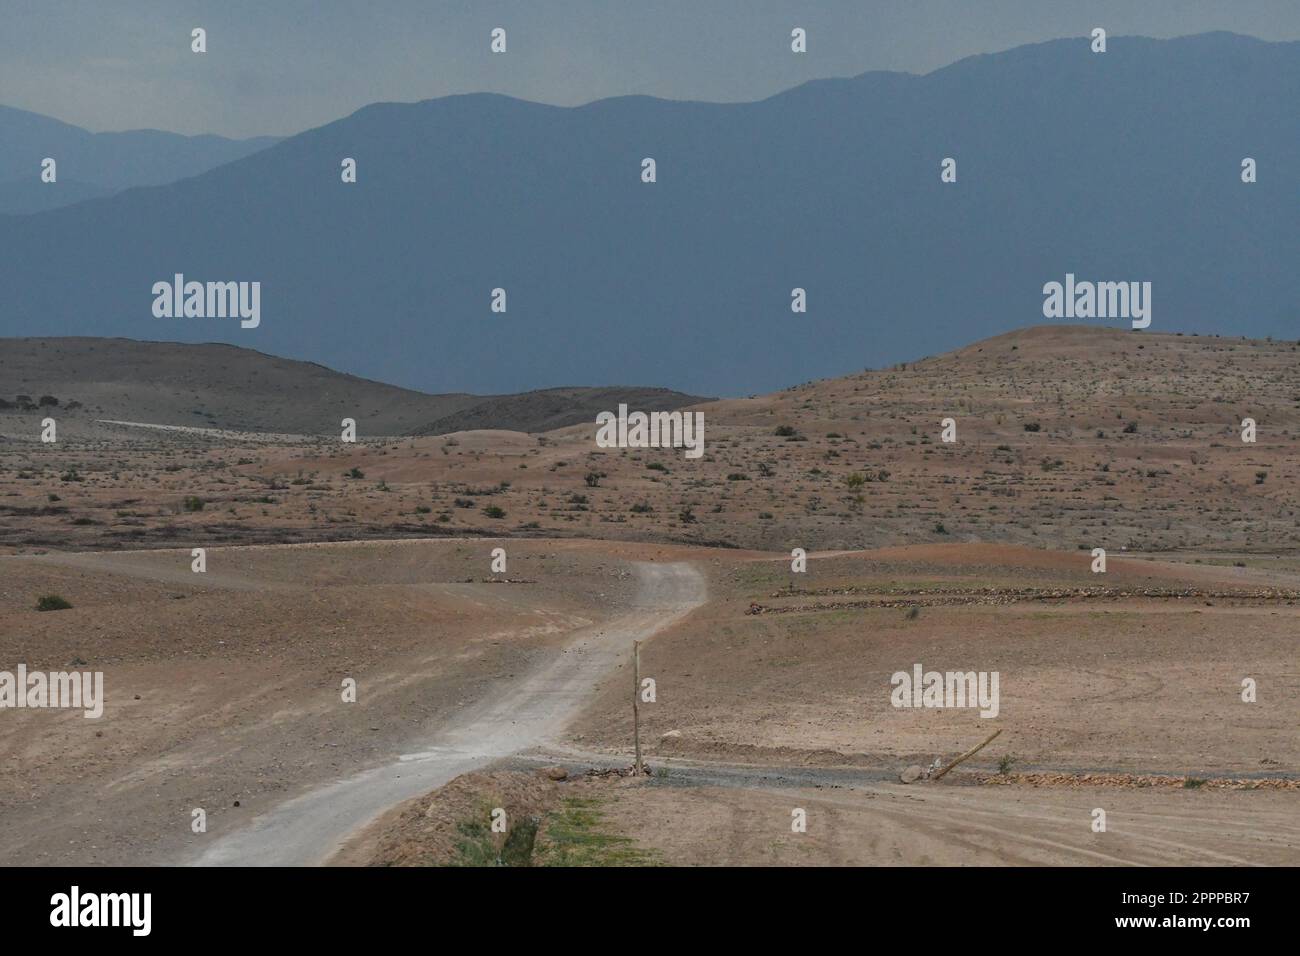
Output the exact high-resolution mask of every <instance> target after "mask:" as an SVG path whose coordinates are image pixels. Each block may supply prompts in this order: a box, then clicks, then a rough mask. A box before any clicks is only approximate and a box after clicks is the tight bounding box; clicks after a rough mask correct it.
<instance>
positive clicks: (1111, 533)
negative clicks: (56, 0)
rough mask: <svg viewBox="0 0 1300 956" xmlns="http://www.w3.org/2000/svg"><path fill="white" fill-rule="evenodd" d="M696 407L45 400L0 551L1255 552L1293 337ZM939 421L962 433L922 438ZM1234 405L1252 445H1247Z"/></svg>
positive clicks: (1296, 535) (1293, 493) (1296, 414)
mask: <svg viewBox="0 0 1300 956" xmlns="http://www.w3.org/2000/svg"><path fill="white" fill-rule="evenodd" d="M699 408H700V409H701V410H702V411H703V413H704V416H705V439H706V454H705V456H704V457H703V458H702V459H700V460H698V461H690V460H687V459H685V458H684V457H683V454H682V452H681V451H680V450H671V449H645V450H640V449H623V450H618V449H597V448H595V446H594V442H593V435H594V430H595V426H594V423H593V424H591V425H580V426H573V427H570V428H564V429H560V430H558V431H552V432H547V433H545V434H537V435H529V434H523V433H521V432H482V431H479V432H466V433H458V434H453V435H444V436H438V437H428V438H416V439H409V438H408V439H389V440H384V439H375V438H372V437H369V436H368V433H367V432H366V431H365V429H362V430H361V432H360V434H361V441H360V442H359V443H358V444H356V445H343V444H341V443H340V442H339V440H338V436H337V435H335V434H331V435H327V436H324V437H318V438H299V439H283V438H282V439H267V438H265V437H257V436H249V437H245V438H239V437H234V438H220V437H213V436H198V435H188V436H186V435H178V434H174V433H161V432H157V431H153V430H148V429H141V428H133V427H127V426H118V425H102V424H95V423H94V421H93V419H92V418H91V417H88V416H85V415H82V414H81V413H80V412H78V413H76V414H71V415H69V416H67V417H66V418H65V417H64V415H63V414H62V413H60V414H59V415H58V416H57V417H58V418H59V420H60V427H61V429H62V430H61V432H60V434H61V436H62V438H61V440H60V443H59V444H57V445H54V446H42V445H40V444H39V443H38V442H37V441H36V436H37V434H38V432H39V419H40V415H39V414H38V413H29V414H27V415H18V414H13V413H3V412H0V438H4V439H7V441H5V442H3V443H0V515H3V516H4V517H6V518H11V519H13V520H12V521H4V522H0V533H2V534H0V548H10V549H14V550H30V549H32V548H40V547H60V548H78V549H107V548H121V547H150V546H155V547H156V546H161V545H168V546H175V547H182V546H186V547H187V546H191V544H192V543H194V542H196V541H206V542H210V543H211V542H217V543H220V542H226V543H241V542H242V543H247V542H253V541H261V542H274V541H297V540H337V539H350V538H364V537H400V536H406V535H420V536H428V535H433V534H451V535H471V534H486V535H513V536H548V537H555V536H573V537H598V538H603V539H629V540H657V541H678V542H690V543H696V544H705V545H707V544H726V545H729V546H740V547H748V548H762V549H768V550H788V549H789V548H791V547H794V546H796V545H798V546H802V547H806V548H809V549H812V550H830V549H835V548H853V549H860V548H866V547H877V546H883V545H889V544H898V543H912V544H915V543H923V542H943V541H954V540H955V541H963V542H975V541H981V542H1008V543H1020V544H1027V545H1030V546H1034V547H1051V548H1057V549H1063V550H1073V549H1075V548H1079V547H1084V548H1086V549H1089V550H1090V549H1091V548H1093V547H1098V546H1100V547H1105V548H1107V549H1108V550H1110V551H1112V552H1118V551H1120V550H1121V549H1122V548H1127V549H1129V550H1160V551H1198V552H1199V551H1207V550H1223V551H1233V552H1246V553H1249V554H1251V555H1257V556H1260V557H1261V558H1263V557H1267V556H1271V555H1273V554H1276V553H1291V554H1294V553H1295V551H1296V549H1297V547H1298V546H1300V498H1298V497H1297V495H1298V492H1297V490H1296V489H1297V487H1298V484H1297V479H1300V445H1297V440H1298V439H1300V351H1297V345H1296V344H1295V343H1291V342H1265V341H1257V340H1251V341H1247V340H1241V339H1223V338H1217V337H1204V336H1201V337H1198V336H1179V335H1170V334H1133V333H1126V332H1119V331H1114V330H1100V329H1087V328H1081V327H1071V328H1062V327H1044V328H1035V329H1026V330H1023V331H1018V332H1013V333H1009V334H1007V335H1003V336H999V337H997V338H994V339H989V340H987V341H984V342H980V343H976V344H975V345H972V346H968V347H967V348H964V349H959V350H957V351H955V352H951V353H947V354H945V355H942V356H938V357H935V358H929V359H925V360H922V361H920V362H917V363H913V364H910V365H907V366H905V367H899V368H896V369H889V370H882V371H868V372H863V373H862V374H861V375H857V376H851V377H848V378H842V379H833V380H826V381H819V382H813V383H809V384H806V385H801V386H797V387H795V388H791V389H787V390H786V391H783V392H778V393H775V394H772V395H767V396H761V397H756V398H748V399H736V400H729V401H723V402H715V403H709V404H706V405H703V406H699ZM948 417H951V418H953V419H954V420H955V421H956V424H957V438H958V441H957V443H956V444H945V443H943V442H942V441H940V421H941V420H942V419H944V418H948ZM1246 417H1250V418H1253V419H1255V420H1256V422H1257V423H1258V429H1259V430H1258V442H1257V443H1255V444H1245V443H1243V442H1242V441H1241V438H1240V426H1241V421H1242V419H1243V418H1246ZM778 432H781V434H778ZM353 469H356V471H354V470H353ZM349 475H353V476H355V477H347V476H349ZM186 499H201V501H202V510H199V511H188V510H186V508H187V506H186ZM494 509H499V511H497V510H494Z"/></svg>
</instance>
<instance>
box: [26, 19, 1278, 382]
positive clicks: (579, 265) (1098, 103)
mask: <svg viewBox="0 0 1300 956" xmlns="http://www.w3.org/2000/svg"><path fill="white" fill-rule="evenodd" d="M1296 102H1300V43H1265V42H1261V41H1258V40H1253V39H1249V38H1246V37H1240V36H1234V35H1230V34H1209V35H1204V36H1196V37H1189V38H1184V39H1178V40H1168V41H1160V40H1149V39H1142V38H1112V39H1111V41H1110V45H1109V52H1107V53H1105V54H1093V53H1091V52H1090V50H1089V47H1088V42H1087V40H1086V39H1083V38H1080V39H1069V40H1059V41H1053V42H1050V43H1044V44H1037V45H1034V46H1029V47H1022V48H1018V49H1015V50H1011V51H1008V52H1006V53H1002V54H996V55H990V56H979V57H973V58H971V59H968V60H963V61H961V62H959V63H956V64H954V65H952V66H950V67H948V68H946V69H943V70H939V71H937V72H935V73H932V74H929V75H926V76H912V75H905V74H889V73H868V74H864V75H862V76H860V77H857V78H854V79H851V80H835V81H825V82H815V83H810V84H806V85H804V86H801V87H799V88H797V89H794V90H791V91H789V92H786V93H784V94H781V95H778V96H775V97H772V98H770V99H768V100H764V101H762V102H758V103H745V104H725V105H718V104H707V103H690V102H667V101H662V100H655V99H650V98H646V97H622V98H616V99H611V100H604V101H600V102H596V103H592V104H589V105H587V106H583V107H579V108H575V109H564V108H557V107H551V106H543V105H537V104H530V103H525V102H521V101H518V100H513V99H508V98H505V97H501V96H493V95H472V96H455V97H448V98H445V99H440V100H433V101H427V102H423V103H416V104H377V105H374V106H370V107H367V108H365V109H362V110H360V111H358V112H357V113H355V114H353V115H352V116H349V117H347V118H345V119H342V120H339V121H337V122H335V123H331V124H329V125H328V126H324V127H321V128H319V129H314V130H310V131H308V132H305V133H302V134H300V135H298V136H295V137H292V138H291V139H288V140H286V141H284V142H281V143H279V144H277V145H275V146H272V147H270V148H269V149H266V150H264V151H261V152H259V153H256V154H255V155H252V156H249V157H246V158H244V159H242V160H238V161H236V162H233V163H229V164H227V165H225V166H222V167H219V168H217V169H214V170H212V171H210V172H208V173H206V174H203V175H201V176H198V177H195V178H193V179H188V180H185V181H182V182H179V183H175V184H172V185H169V186H160V187H155V188H150V189H140V190H132V191H128V192H126V193H121V194H118V195H116V196H113V197H110V198H107V199H103V200H96V201H91V202H87V203H83V204H80V205H78V206H76V207H73V208H69V209H61V210H55V211H53V212H49V213H45V214H42V215H39V216H35V217H30V218H27V219H22V220H14V219H8V220H6V219H0V244H3V245H4V247H5V248H6V249H7V250H9V252H8V254H7V255H6V256H5V257H4V260H3V262H0V310H2V314H3V316H4V318H3V323H4V328H5V330H6V331H8V332H10V333H11V334H24V335H48V334H84V333H87V332H91V331H93V332H95V333H96V334H117V335H128V336H132V337H148V338H177V339H182V340H186V341H193V340H214V339H215V340H221V341H229V342H235V343H238V344H241V345H247V346H250V347H255V348H258V349H262V350H267V351H273V352H277V353H281V354H292V355H295V356H297V357H301V358H306V359H310V360H312V361H317V362H322V363H325V364H328V365H330V366H332V367H337V368H342V369H346V370H348V371H350V372H354V373H357V374H361V375H365V376H367V377H372V378H380V379H383V380H386V381H392V382H398V383H401V384H403V385H409V386H415V387H419V388H421V389H425V390H429V391H438V392H446V391H453V392H460V391H489V392H502V391H519V390H523V389H530V388H540V387H548V386H557V385H567V384H572V383H574V382H578V383H584V384H593V383H597V382H606V381H611V380H612V381H640V382H655V383H658V384H661V385H665V386H670V387H672V388H676V389H681V390H683V391H687V392H704V393H710V394H743V393H746V392H757V391H766V390H770V389H773V388H779V387H783V386H785V385H788V384H789V383H790V382H792V381H800V380H805V379H808V378H811V377H817V376H827V375H839V374H847V373H849V372H852V371H854V370H858V369H861V368H863V367H865V366H871V367H879V366H882V365H886V364H889V363H891V362H894V361H898V360H902V359H910V358H912V357H914V356H915V355H918V354H924V353H926V352H931V351H935V350H936V348H947V347H951V346H954V345H957V344H960V343H962V342H970V341H973V340H975V339H977V338H980V337H984V336H988V335H992V334H996V333H999V332H1003V331H1006V330H1008V329H1011V328H1015V327H1020V326H1025V325H1031V324H1036V323H1040V322H1042V321H1043V312H1042V305H1043V294H1042V287H1043V285H1044V283H1046V282H1049V281H1062V280H1064V278H1065V275H1066V274H1067V273H1074V274H1076V275H1078V276H1079V277H1080V278H1081V279H1092V280H1109V281H1150V282H1151V283H1152V286H1153V288H1152V307H1153V323H1152V327H1151V330H1152V331H1161V330H1166V331H1167V330H1171V329H1181V330H1189V331H1191V330H1200V331H1225V332H1227V331H1230V332H1234V333H1243V334H1249V335H1255V336H1263V335H1269V334H1272V335H1291V334H1294V329H1295V327H1296V312H1295V308H1296V307H1295V303H1296V302H1297V301H1298V300H1300V270H1297V269H1295V252H1296V250H1297V249H1300V217H1297V216H1296V215H1295V201H1294V188H1295V187H1294V184H1295V177H1294V175H1293V171H1294V170H1295V169H1296V168H1300V127H1298V126H1297V124H1296V123H1295V122H1294V105H1295V103H1296ZM647 156H648V157H653V158H655V159H656V161H657V164H658V181H657V182H656V183H653V184H645V183H642V182H641V181H640V169H641V161H642V159H643V157H647ZM949 156H951V157H954V158H956V159H957V160H958V181H957V182H956V183H954V184H943V183H941V182H940V178H939V173H940V161H941V160H942V159H943V158H944V157H949ZM1244 156H1251V157H1254V158H1255V159H1257V160H1258V162H1259V181H1258V182H1257V183H1254V184H1251V185H1246V184H1243V183H1242V182H1241V179H1240V164H1241V160H1242V158H1243V157H1244ZM343 157H355V158H356V159H357V161H358V182H357V183H356V184H351V185H345V184H343V183H341V182H340V178H339V163H340V161H341V159H342V158H343ZM177 272H180V273H184V274H185V276H186V277H187V278H190V279H198V280H214V281H216V280H245V281H260V282H262V317H261V324H260V326H259V327H258V328H256V329H241V328H239V324H238V322H235V321H232V320H229V319H195V318H190V319H156V318H154V317H153V316H152V314H151V311H150V308H151V304H152V301H153V298H152V295H151V292H150V290H151V287H152V285H153V283H155V282H158V281H161V280H170V279H171V277H172V276H173V274H175V273H177ZM796 286H797V287H802V288H805V289H806V290H807V293H808V312H807V314H793V313H792V312H791V310H790V295H791V289H792V288H794V287H796ZM497 287H502V288H505V289H506V290H507V294H508V311H507V312H506V313H504V314H497V313H493V312H491V311H490V310H489V301H490V294H491V290H493V289H494V288H497ZM1080 324H1087V325H1092V326H1094V327H1096V326H1100V325H1108V326H1110V327H1112V328H1115V327H1121V326H1125V325H1127V323H1124V322H1121V321H1116V320H1111V321H1109V322H1102V321H1099V320H1081V323H1080Z"/></svg>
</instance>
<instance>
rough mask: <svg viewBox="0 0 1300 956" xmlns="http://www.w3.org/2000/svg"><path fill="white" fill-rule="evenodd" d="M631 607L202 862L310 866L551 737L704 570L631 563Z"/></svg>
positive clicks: (675, 611)
mask: <svg viewBox="0 0 1300 956" xmlns="http://www.w3.org/2000/svg"><path fill="white" fill-rule="evenodd" d="M634 567H635V569H636V574H637V576H638V579H639V591H638V594H637V597H636V599H635V601H634V602H633V605H632V608H631V609H630V610H629V612H628V613H627V614H624V615H622V616H620V617H618V618H616V619H615V620H613V621H611V622H608V623H607V624H605V625H602V626H599V627H593V628H588V629H585V630H583V631H579V632H577V633H576V634H575V635H574V637H573V640H572V641H571V642H570V643H569V644H568V645H567V647H566V648H565V649H564V651H563V652H562V653H561V654H560V655H559V656H558V657H557V658H555V659H554V660H553V661H552V662H551V663H549V664H547V665H546V666H544V667H543V668H542V669H540V670H538V671H536V672H534V673H532V674H529V675H527V676H526V677H525V678H524V679H522V680H521V681H519V682H517V683H513V684H511V685H510V686H503V687H501V688H500V689H499V690H498V691H497V692H496V693H495V694H494V695H492V696H491V697H490V698H489V699H487V700H484V701H482V702H480V703H478V704H476V705H473V706H471V707H468V708H466V709H465V710H464V711H462V712H460V713H458V714H457V715H456V716H455V717H454V718H453V719H452V720H451V721H450V722H449V723H448V724H447V725H446V726H445V727H444V728H443V730H442V731H441V732H440V733H439V734H438V735H437V736H436V738H434V739H431V740H430V741H429V742H428V747H427V748H426V749H424V750H421V751H419V752H417V753H410V754H406V755H404V756H402V757H401V759H399V760H398V761H397V762H395V763H392V764H389V765H387V766H383V767H380V768H377V769H375V770H371V771H368V772H366V773H362V774H360V775H357V776H355V777H351V778H349V779H346V780H341V781H338V782H336V783H333V784H330V785H328V786H325V787H321V788H319V789H317V790H313V791H311V792H309V793H307V794H304V795H303V796H300V797H297V798H295V799H293V800H290V801H287V802H286V803H284V804H281V805H280V806H279V807H277V808H276V809H275V810H273V811H271V812H270V813H267V814H265V815H264V816H262V817H259V818H258V819H256V820H255V821H254V822H253V823H252V824H251V825H250V826H248V827H246V828H244V829H242V830H238V831H236V832H234V833H231V834H228V835H226V836H223V837H221V838H219V839H218V840H216V841H215V842H214V843H213V844H212V845H210V846H209V847H208V848H207V849H206V850H205V851H203V852H202V854H201V855H200V856H198V858H197V859H195V860H193V861H191V862H193V863H195V864H196V865H200V866H230V865H233V866H310V865H315V864H319V863H322V862H324V861H325V860H326V859H328V858H329V857H330V856H331V855H333V854H334V853H335V852H336V851H337V850H338V849H339V847H341V846H342V844H343V843H344V842H345V841H346V840H347V838H348V837H349V836H350V835H351V834H352V833H354V832H355V831H356V830H358V829H359V828H361V827H363V826H365V825H366V824H367V823H369V822H370V821H372V820H373V819H374V818H376V817H377V816H378V815H379V814H381V813H383V812H384V811H385V810H387V809H389V808H390V807H392V806H394V805H395V804H397V803H400V802H401V801H403V800H407V799H409V798H411V797H414V796H417V795H419V794H423V793H426V792H428V791H429V790H432V789H434V788H435V787H439V786H442V785H443V784H444V783H446V782H447V781H449V780H451V779H453V778H454V777H456V776H459V775H460V774H463V773H466V772H467V771H470V770H473V769H475V768H478V767H481V766H484V765H485V764H488V763H490V762H491V761H494V760H497V759H499V758H501V757H504V756H508V755H510V754H513V753H516V752H518V751H521V750H526V749H528V748H531V747H535V746H537V745H538V744H540V743H543V742H545V741H547V740H548V739H549V738H550V737H552V736H553V735H555V734H556V733H558V732H559V731H560V730H561V729H562V728H563V727H564V725H565V724H566V722H567V721H568V720H569V719H570V718H571V717H572V716H573V715H574V714H575V713H577V711H578V710H579V708H581V707H582V706H584V705H585V704H587V703H588V701H589V699H590V695H591V693H592V692H593V690H594V689H595V687H596V685H597V684H598V683H599V682H600V681H601V680H602V679H603V678H604V677H606V676H607V675H608V674H609V673H610V672H611V671H612V670H614V669H615V668H617V667H618V666H619V664H620V663H621V662H624V661H626V660H627V655H628V652H629V651H630V649H631V645H632V641H634V640H644V639H646V638H648V637H650V636H651V635H653V634H654V633H656V632H657V631H659V630H662V629H663V628H666V627H668V626H669V625H671V624H673V623H674V622H676V621H677V620H679V619H681V618H682V617H684V616H685V615H686V614H688V613H689V612H690V611H691V610H692V609H693V608H695V607H697V606H699V605H700V604H702V603H703V602H704V599H705V592H706V587H705V582H704V578H703V576H702V575H701V574H700V573H699V572H697V571H696V570H695V569H694V568H693V567H692V566H691V565H689V564H684V563H672V564H653V563H648V562H642V563H638V564H636V565H635V566H634Z"/></svg>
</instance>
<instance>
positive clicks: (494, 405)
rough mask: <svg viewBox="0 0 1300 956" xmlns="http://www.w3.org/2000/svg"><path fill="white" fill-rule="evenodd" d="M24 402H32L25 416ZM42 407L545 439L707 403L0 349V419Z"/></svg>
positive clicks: (78, 342)
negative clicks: (440, 391) (420, 387)
mask: <svg viewBox="0 0 1300 956" xmlns="http://www.w3.org/2000/svg"><path fill="white" fill-rule="evenodd" d="M20 395H24V396H27V397H28V398H29V399H30V400H31V401H30V403H22V404H21V405H20V403H19V402H18V397H19V396H20ZM42 396H51V397H53V398H55V399H58V405H57V406H55V408H57V409H58V410H59V414H60V417H64V416H68V415H71V416H74V417H76V418H79V419H89V420H104V419H106V420H112V421H125V422H143V423H148V424H154V425H186V426H193V427H197V428H216V429H231V430H238V431H256V432H282V433H292V434H304V435H330V436H332V437H334V438H337V437H338V434H339V432H340V422H341V421H342V420H343V419H344V418H352V419H355V420H356V423H357V434H358V436H360V437H362V438H365V437H375V436H377V435H403V434H411V435H442V434H447V433H449V432H454V431H469V430H472V429H480V428H502V429H510V430H512V431H524V432H542V431H549V430H551V429H553V428H562V427H564V426H566V425H576V424H579V423H580V422H594V421H595V420H596V413H597V412H601V411H614V410H616V409H617V408H618V403H619V402H627V403H629V404H630V405H631V406H632V407H633V408H641V409H647V410H649V409H654V410H668V409H674V408H681V407H682V406H684V405H693V404H696V403H698V402H702V401H708V399H705V398H700V397H698V396H694V395H683V394H681V393H678V392H670V391H668V390H666V389H660V388H633V387H628V388H620V387H605V388H566V389H555V390H551V391H547V392H539V393H528V394H522V395H464V394H454V395H426V394H424V393H422V392H415V391H411V390H409V389H405V388H397V387H395V386H392V385H385V384H383V383H381V382H372V381H368V380H367V379H363V378H357V377H356V376H353V375H344V374H342V373H339V372H335V371H334V370H332V369H328V368H325V367H323V366H320V365H314V364H312V363H309V362H297V361H293V360H291V359H282V358H277V357H275V356H272V355H263V354H262V353H260V352H255V351H253V350H251V349H244V348H236V347H233V346H229V345H218V344H205V345H187V344H177V343H173V342H134V341H130V340H127V339H95V338H64V339H60V338H51V339H3V340H0V414H3V413H7V414H10V415H13V414H23V412H22V408H23V406H24V405H33V406H37V408H29V409H28V411H27V414H30V415H33V416H35V418H36V419H39V416H40V414H41V413H44V412H45V410H44V409H39V402H40V399H41V397H42ZM74 402H75V403H77V405H74V406H73V407H72V408H69V406H70V405H72V403H74ZM78 406H80V407H78ZM38 409H39V411H38Z"/></svg>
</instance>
